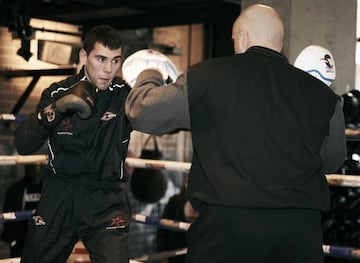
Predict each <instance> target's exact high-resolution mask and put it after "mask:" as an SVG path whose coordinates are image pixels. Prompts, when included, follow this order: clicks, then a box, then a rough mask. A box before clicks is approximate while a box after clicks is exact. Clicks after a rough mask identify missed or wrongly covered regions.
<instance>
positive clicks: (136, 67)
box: [122, 49, 178, 87]
mask: <svg viewBox="0 0 360 263" xmlns="http://www.w3.org/2000/svg"><path fill="white" fill-rule="evenodd" d="M146 69H155V70H157V71H159V72H160V73H161V75H162V77H163V80H164V84H166V83H170V82H174V81H175V80H176V78H177V75H178V73H177V69H176V66H175V65H174V63H173V62H172V61H171V60H170V59H169V58H168V57H167V56H165V55H164V54H162V53H160V52H158V51H156V50H152V49H142V50H139V51H136V52H135V53H133V54H132V55H130V56H128V57H127V58H126V59H125V61H124V62H123V65H122V77H123V79H124V80H125V81H126V82H127V83H128V84H129V85H130V87H134V85H135V82H136V78H137V77H138V76H139V74H140V73H141V72H142V71H144V70H146Z"/></svg>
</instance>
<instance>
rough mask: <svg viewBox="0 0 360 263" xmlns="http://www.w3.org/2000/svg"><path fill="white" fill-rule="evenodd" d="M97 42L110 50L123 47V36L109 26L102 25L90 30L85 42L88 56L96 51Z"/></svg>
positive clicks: (84, 46) (84, 45)
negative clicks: (92, 51)
mask: <svg viewBox="0 0 360 263" xmlns="http://www.w3.org/2000/svg"><path fill="white" fill-rule="evenodd" d="M96 42H99V43H101V44H103V45H104V46H105V47H108V48H109V49H110V50H114V49H118V48H121V47H122V41H121V36H120V33H119V32H118V31H116V30H115V29H114V28H113V27H111V26H108V25H100V26H96V27H94V28H92V29H90V30H89V31H88V32H87V34H86V36H85V39H84V41H83V49H84V50H85V51H86V53H87V54H89V53H90V52H91V50H93V49H94V45H95V43H96Z"/></svg>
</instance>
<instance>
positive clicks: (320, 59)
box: [294, 45, 336, 86]
mask: <svg viewBox="0 0 360 263" xmlns="http://www.w3.org/2000/svg"><path fill="white" fill-rule="evenodd" d="M294 66H295V67H297V68H299V69H302V70H303V71H306V72H307V73H309V74H310V75H313V76H314V77H316V78H317V79H319V80H321V81H322V82H324V83H325V84H326V85H328V86H330V84H331V83H333V82H334V80H335V77H336V68H335V60H334V57H333V55H332V54H331V52H330V51H329V50H327V49H326V48H323V47H321V46H316V45H311V46H308V47H306V48H304V49H303V50H302V51H301V52H300V54H299V55H298V57H297V58H296V60H295V62H294Z"/></svg>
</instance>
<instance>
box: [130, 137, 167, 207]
mask: <svg viewBox="0 0 360 263" xmlns="http://www.w3.org/2000/svg"><path fill="white" fill-rule="evenodd" d="M150 139H153V141H154V149H146V146H147V144H148V143H149V141H150ZM140 158H142V159H154V160H160V159H161V158H162V153H161V152H160V150H159V148H158V145H157V141H156V137H155V136H152V135H151V136H149V137H148V138H147V140H146V141H145V143H144V146H143V148H142V151H141V155H140ZM130 189H131V192H132V194H133V196H134V197H135V198H136V199H137V200H139V201H140V202H143V203H147V204H149V203H156V202H158V201H159V200H160V199H161V198H162V197H163V196H164V195H165V193H166V189H167V180H166V178H165V176H164V175H163V174H162V172H161V171H160V170H156V169H147V168H145V169H144V168H135V169H134V171H133V174H132V176H131V179H130Z"/></svg>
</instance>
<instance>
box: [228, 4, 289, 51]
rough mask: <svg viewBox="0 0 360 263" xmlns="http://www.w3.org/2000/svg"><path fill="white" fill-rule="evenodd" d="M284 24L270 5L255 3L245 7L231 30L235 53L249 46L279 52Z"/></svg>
mask: <svg viewBox="0 0 360 263" xmlns="http://www.w3.org/2000/svg"><path fill="white" fill-rule="evenodd" d="M283 37H284V25H283V22H282V20H281V18H280V16H279V14H278V13H277V12H276V11H275V10H274V9H273V8H271V7H270V6H267V5H260V4H255V5H251V6H249V7H247V8H245V9H244V10H243V11H242V12H241V13H240V15H239V16H238V18H237V19H236V20H235V22H234V25H233V30H232V38H233V40H234V51H235V54H239V53H244V52H245V51H246V50H247V49H248V48H249V47H251V46H262V47H266V48H270V49H273V50H275V51H278V52H280V51H281V49H282V45H283Z"/></svg>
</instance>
